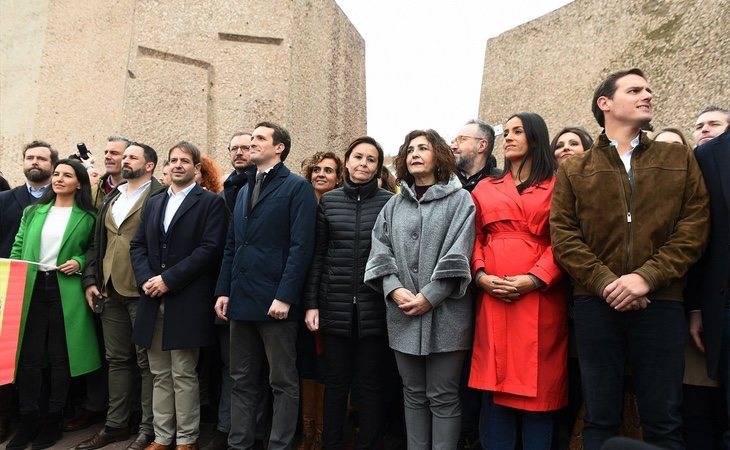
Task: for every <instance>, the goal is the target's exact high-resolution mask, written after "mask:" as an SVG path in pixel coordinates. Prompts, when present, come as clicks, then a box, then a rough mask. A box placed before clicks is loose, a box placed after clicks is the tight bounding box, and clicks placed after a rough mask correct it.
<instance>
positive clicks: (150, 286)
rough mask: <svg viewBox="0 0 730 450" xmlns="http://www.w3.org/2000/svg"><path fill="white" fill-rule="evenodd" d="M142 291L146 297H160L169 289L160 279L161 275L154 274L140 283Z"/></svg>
mask: <svg viewBox="0 0 730 450" xmlns="http://www.w3.org/2000/svg"><path fill="white" fill-rule="evenodd" d="M142 291H143V292H144V295H146V296H147V297H152V298H155V297H162V296H163V295H165V294H167V293H168V292H169V291H170V289H169V288H168V287H167V285H166V284H165V282H164V280H163V279H162V275H155V276H154V277H152V278H150V279H149V280H147V281H146V282H145V283H144V284H143V285H142Z"/></svg>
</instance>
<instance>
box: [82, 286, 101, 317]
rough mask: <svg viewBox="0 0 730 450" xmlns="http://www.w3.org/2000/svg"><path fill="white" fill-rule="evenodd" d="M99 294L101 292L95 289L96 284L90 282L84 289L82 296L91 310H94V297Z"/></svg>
mask: <svg viewBox="0 0 730 450" xmlns="http://www.w3.org/2000/svg"><path fill="white" fill-rule="evenodd" d="M99 296H101V292H99V289H97V287H96V285H94V284H92V285H91V286H89V287H87V288H86V290H85V291H84V297H86V303H87V304H88V305H89V308H91V310H92V311H93V310H94V299H95V298H96V297H99Z"/></svg>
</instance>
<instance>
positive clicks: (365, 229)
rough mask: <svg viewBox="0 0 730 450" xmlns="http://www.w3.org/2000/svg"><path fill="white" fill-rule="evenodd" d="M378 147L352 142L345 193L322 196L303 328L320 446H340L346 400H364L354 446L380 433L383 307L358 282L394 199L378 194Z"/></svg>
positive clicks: (368, 443) (371, 443)
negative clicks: (314, 364)
mask: <svg viewBox="0 0 730 450" xmlns="http://www.w3.org/2000/svg"><path fill="white" fill-rule="evenodd" d="M382 166H383V149H382V148H381V147H380V144H378V143H377V142H376V141H375V139H373V138H371V137H368V136H364V137H360V138H357V139H355V140H354V141H353V142H352V143H351V144H350V145H349V147H348V148H347V151H346V152H345V168H346V169H347V170H346V177H345V184H344V186H343V187H342V188H339V189H335V190H333V191H331V192H328V193H326V194H324V195H323V196H322V198H321V200H320V202H319V209H318V214H317V239H316V244H315V257H314V261H313V262H312V265H311V267H310V270H309V276H308V280H307V287H306V289H305V296H304V306H305V308H306V310H307V313H306V318H305V323H306V325H307V328H309V329H310V330H312V331H315V330H319V331H320V332H321V334H322V338H323V346H324V361H325V369H326V370H325V377H326V388H325V397H324V447H325V448H327V449H341V448H343V445H344V442H343V426H344V418H345V409H346V407H347V394H348V392H349V390H350V386H351V385H352V384H353V381H354V385H355V386H356V389H357V390H358V392H359V393H360V394H361V401H360V404H359V406H360V410H359V424H360V434H359V439H360V442H359V443H358V445H357V448H363V449H364V448H375V447H376V445H377V444H378V441H379V439H380V434H381V433H380V430H381V424H382V423H381V420H380V413H381V398H382V396H381V388H382V383H381V381H380V380H381V374H380V372H381V367H380V361H381V358H382V357H383V353H384V352H385V351H386V350H387V348H388V347H387V333H386V328H385V304H384V302H383V297H382V295H381V294H379V293H377V292H375V291H374V290H372V289H371V288H369V287H367V286H366V285H365V283H364V282H363V278H364V274H365V265H366V263H367V260H368V255H369V254H370V240H371V233H372V229H373V226H374V225H375V220H376V219H377V217H378V214H379V213H380V210H381V209H382V207H383V205H385V203H386V202H387V201H388V199H389V198H390V197H391V195H392V194H391V193H390V192H388V191H386V190H385V189H380V188H378V180H377V175H378V174H379V173H380V169H381V167H382Z"/></svg>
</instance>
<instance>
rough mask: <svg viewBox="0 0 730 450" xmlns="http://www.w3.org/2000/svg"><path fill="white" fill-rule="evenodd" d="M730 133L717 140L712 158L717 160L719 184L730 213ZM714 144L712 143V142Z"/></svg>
mask: <svg viewBox="0 0 730 450" xmlns="http://www.w3.org/2000/svg"><path fill="white" fill-rule="evenodd" d="M729 133H730V132H728V131H726V132H725V133H723V134H722V135H720V136H718V137H717V138H715V141H716V142H714V144H715V145H714V148H713V149H712V152H711V154H712V157H713V158H714V160H715V167H716V168H717V172H716V173H717V177H718V180H717V182H718V183H720V188H721V189H722V195H723V196H724V197H725V204H726V205H727V210H728V211H730V176H729V175H728V174H730V134H729ZM710 142H712V141H710Z"/></svg>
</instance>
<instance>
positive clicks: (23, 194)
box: [13, 185, 50, 211]
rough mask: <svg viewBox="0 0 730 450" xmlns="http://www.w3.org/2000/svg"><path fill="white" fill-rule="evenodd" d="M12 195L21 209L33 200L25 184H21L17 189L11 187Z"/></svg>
mask: <svg viewBox="0 0 730 450" xmlns="http://www.w3.org/2000/svg"><path fill="white" fill-rule="evenodd" d="M48 189H50V188H48ZM13 197H15V201H16V202H18V205H19V206H20V210H21V211H22V210H23V209H25V207H26V206H28V205H30V204H31V203H33V200H35V199H34V198H32V197H33V196H32V195H30V192H28V186H26V185H22V186H20V187H19V188H18V189H13Z"/></svg>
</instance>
